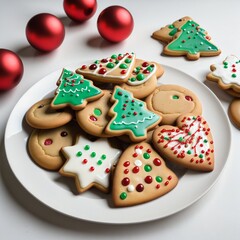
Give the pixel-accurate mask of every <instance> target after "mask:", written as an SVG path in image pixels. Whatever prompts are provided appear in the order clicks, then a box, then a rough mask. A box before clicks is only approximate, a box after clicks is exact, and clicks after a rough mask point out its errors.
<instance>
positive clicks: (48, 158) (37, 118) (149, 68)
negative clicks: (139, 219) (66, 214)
mask: <svg viewBox="0 0 240 240" xmlns="http://www.w3.org/2000/svg"><path fill="white" fill-rule="evenodd" d="M163 73H164V69H163V67H162V66H161V65H160V64H159V63H156V62H153V61H146V60H141V59H137V58H136V56H135V54H134V53H125V54H113V55H111V56H109V57H106V58H104V59H98V60H95V61H93V62H92V63H90V64H84V65H82V66H79V68H78V69H76V71H75V72H73V71H71V70H68V69H63V70H62V73H61V74H60V76H59V79H56V82H57V88H56V91H55V94H54V96H52V98H48V99H43V100H40V101H39V102H37V103H35V104H34V105H33V106H32V107H31V108H30V109H29V110H28V112H27V113H26V121H27V123H28V124H29V125H30V126H31V127H33V128H34V129H33V132H32V134H31V136H30V137H29V140H28V149H29V154H30V156H31V158H32V159H33V160H34V161H35V162H36V163H37V164H38V165H39V166H41V167H42V168H44V169H46V170H52V171H58V172H59V173H60V174H61V175H62V176H66V177H71V178H73V179H74V180H75V183H76V188H77V190H78V192H79V193H82V192H85V191H87V190H88V189H90V188H92V187H96V188H98V189H99V190H101V191H103V192H106V193H109V192H110V193H111V194H112V196H113V198H112V199H113V203H114V204H115V206H131V205H136V204H140V203H144V202H148V201H150V200H153V199H156V198H158V197H160V196H162V195H164V194H166V193H168V192H169V191H171V190H172V189H173V188H175V187H176V185H177V183H178V177H177V174H176V173H175V170H174V169H175V167H174V165H175V164H176V165H178V166H180V168H188V169H192V170H197V171H212V170H213V168H214V145H213V139H212V135H211V130H210V128H209V126H208V124H207V122H206V120H205V119H204V118H203V117H202V116H201V114H202V106H201V102H200V100H199V99H198V97H197V96H196V95H195V94H194V93H193V92H192V91H190V90H189V89H186V88H184V87H181V86H177V85H166V84H165V85H160V86H159V83H158V82H159V81H158V79H159V78H160V77H161V76H162V75H163ZM170 162H171V164H170V165H171V167H170V165H169V163H170ZM166 163H167V164H166Z"/></svg>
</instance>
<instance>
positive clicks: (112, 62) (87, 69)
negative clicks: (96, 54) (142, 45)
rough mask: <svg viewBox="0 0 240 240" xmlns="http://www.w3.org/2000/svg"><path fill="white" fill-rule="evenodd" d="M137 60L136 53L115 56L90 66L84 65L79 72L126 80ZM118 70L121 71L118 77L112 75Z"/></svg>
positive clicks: (97, 61)
mask: <svg viewBox="0 0 240 240" xmlns="http://www.w3.org/2000/svg"><path fill="white" fill-rule="evenodd" d="M135 58H136V56H135V54H134V53H125V54H118V55H116V54H113V55H112V56H111V57H107V58H104V59H102V60H96V61H95V62H94V63H92V64H90V65H89V66H86V65H82V66H81V67H80V68H79V69H78V71H79V72H80V73H82V74H84V73H89V74H94V75H95V76H98V77H108V78H119V79H125V78H126V76H128V75H129V74H130V71H131V69H132V66H133V65H134V62H135ZM118 68H119V70H120V73H119V74H118V75H114V74H111V73H112V72H114V71H115V70H117V69H118Z"/></svg>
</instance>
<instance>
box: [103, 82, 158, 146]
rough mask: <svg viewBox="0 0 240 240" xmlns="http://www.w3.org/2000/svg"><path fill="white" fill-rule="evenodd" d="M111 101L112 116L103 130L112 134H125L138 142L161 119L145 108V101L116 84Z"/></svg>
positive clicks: (143, 138) (110, 112) (145, 136)
mask: <svg viewBox="0 0 240 240" xmlns="http://www.w3.org/2000/svg"><path fill="white" fill-rule="evenodd" d="M111 101H112V102H113V103H114V104H113V106H112V107H111V109H110V110H109V115H110V116H111V117H112V118H111V120H110V122H109V123H108V125H107V127H106V130H105V132H106V133H108V134H110V135H112V136H120V135H124V134H127V135H128V136H129V137H130V139H131V140H132V141H133V142H140V141H143V140H145V139H146V138H147V131H148V130H150V129H152V128H154V127H155V126H156V125H157V124H158V123H159V122H160V121H161V117H160V116H158V115H156V114H155V113H153V112H151V111H149V110H148V109H147V108H146V104H145V102H143V101H141V100H138V99H136V98H133V96H132V94H131V93H130V92H128V91H126V90H124V89H122V88H120V87H118V86H115V88H114V92H113V94H112V97H111Z"/></svg>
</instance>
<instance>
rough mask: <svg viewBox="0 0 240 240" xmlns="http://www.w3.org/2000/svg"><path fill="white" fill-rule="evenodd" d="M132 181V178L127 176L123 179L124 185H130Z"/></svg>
mask: <svg viewBox="0 0 240 240" xmlns="http://www.w3.org/2000/svg"><path fill="white" fill-rule="evenodd" d="M129 183H130V179H129V178H128V177H125V178H124V179H123V180H122V185H123V186H127V185H129Z"/></svg>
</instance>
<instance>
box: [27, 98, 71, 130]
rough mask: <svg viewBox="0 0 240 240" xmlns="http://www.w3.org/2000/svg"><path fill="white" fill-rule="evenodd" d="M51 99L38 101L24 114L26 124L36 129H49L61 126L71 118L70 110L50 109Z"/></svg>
mask: <svg viewBox="0 0 240 240" xmlns="http://www.w3.org/2000/svg"><path fill="white" fill-rule="evenodd" d="M51 102H52V98H46V99H43V100H40V101H38V102H37V103H35V104H34V105H33V106H31V107H30V108H29V110H28V111H27V113H26V116H25V118H26V121H27V123H28V124H29V125H30V126H31V127H33V128H38V129H50V128H56V127H60V126H63V125H65V124H67V123H68V122H70V121H71V120H72V118H73V115H72V111H71V110H70V109H63V110H54V109H52V108H51V107H50V104H51Z"/></svg>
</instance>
